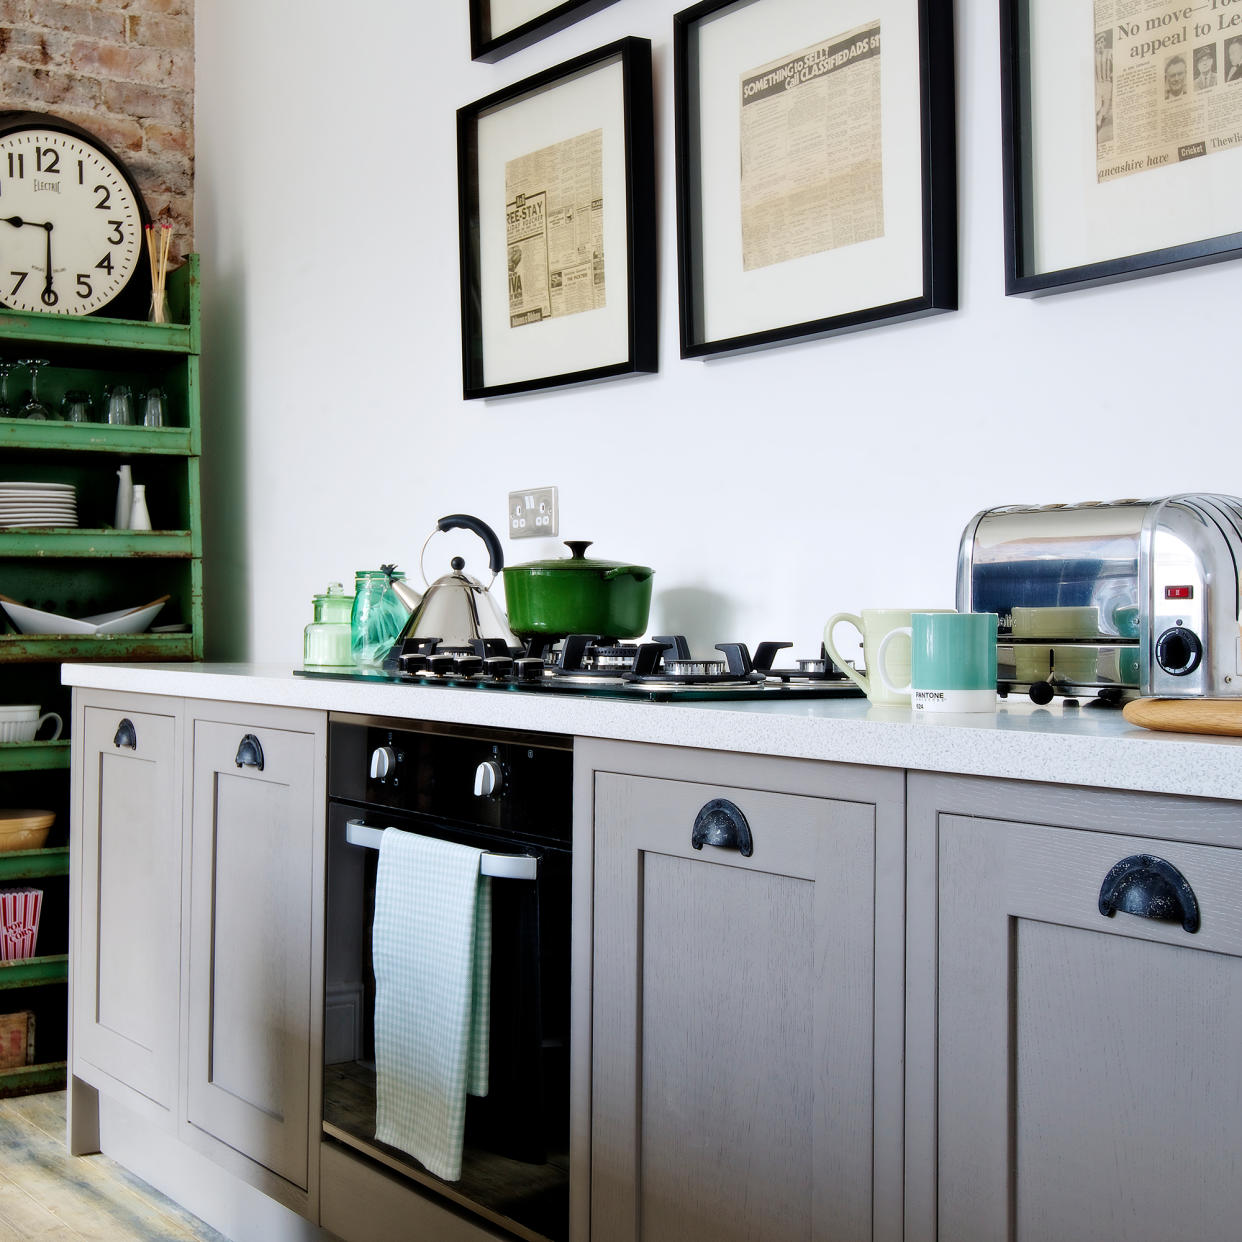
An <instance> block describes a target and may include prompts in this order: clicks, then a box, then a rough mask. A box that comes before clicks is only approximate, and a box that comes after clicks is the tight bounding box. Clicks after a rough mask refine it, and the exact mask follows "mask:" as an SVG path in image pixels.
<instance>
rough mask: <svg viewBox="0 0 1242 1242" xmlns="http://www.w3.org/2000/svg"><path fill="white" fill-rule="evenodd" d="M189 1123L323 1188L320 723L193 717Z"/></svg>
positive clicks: (229, 710)
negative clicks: (320, 1147) (320, 1154)
mask: <svg viewBox="0 0 1242 1242" xmlns="http://www.w3.org/2000/svg"><path fill="white" fill-rule="evenodd" d="M187 727H188V730H189V732H190V735H191V747H192V769H191V773H190V780H191V786H190V792H189V798H188V806H189V832H190V843H191V844H190V849H191V860H190V915H189V939H188V988H187V992H188V996H187V1007H188V1012H187V1049H186V1052H187V1057H188V1101H187V1120H188V1122H189V1124H190V1125H191V1126H192V1127H195V1128H196V1129H197V1130H199V1131H201V1132H202V1133H204V1134H206V1135H210V1136H211V1137H212V1138H213V1139H215V1140H218V1141H219V1142H220V1143H221V1144H223V1145H224V1146H225V1147H226V1148H228V1149H231V1150H232V1151H235V1152H238V1153H240V1154H241V1155H242V1156H243V1157H244V1158H245V1159H246V1160H248V1161H251V1162H253V1163H254V1165H256V1166H258V1169H259V1170H269V1171H270V1172H271V1173H272V1174H275V1175H276V1176H275V1177H274V1178H268V1177H265V1176H262V1175H260V1176H259V1177H258V1179H257V1180H256V1182H255V1184H257V1185H259V1187H260V1189H264V1190H265V1191H267V1193H269V1194H272V1195H273V1196H274V1197H276V1198H278V1199H281V1200H282V1201H286V1202H290V1203H294V1204H295V1203H297V1202H298V1201H299V1199H300V1195H298V1194H294V1195H292V1196H290V1195H288V1194H287V1193H286V1184H287V1186H288V1187H293V1188H296V1191H300V1192H309V1191H310V1190H311V1189H312V1186H313V1185H315V1184H317V1167H318V1160H317V1158H316V1159H315V1160H314V1161H312V1159H311V1156H312V1153H314V1154H315V1155H316V1157H317V1154H318V1130H319V1120H320V1119H319V1100H320V1091H321V1088H320V1074H319V1067H320V1062H321V1057H322V1044H321V1040H322V1025H323V980H322V962H323V930H322V924H323V919H322V910H323V857H324V815H325V809H324V808H325V792H324V791H325V766H326V764H325V759H326V732H325V728H324V720H323V716H322V714H321V713H316V712H302V713H299V712H296V711H290V710H289V709H278V710H276V709H263V708H248V707H241V706H238V705H229V704H216V705H211V704H200V703H196V704H193V706H192V708H191V715H190V721H189V724H188V726H187Z"/></svg>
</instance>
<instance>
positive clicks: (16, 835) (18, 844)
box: [0, 810, 56, 852]
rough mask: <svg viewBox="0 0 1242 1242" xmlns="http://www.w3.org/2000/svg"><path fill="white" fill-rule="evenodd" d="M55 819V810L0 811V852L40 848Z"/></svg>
mask: <svg viewBox="0 0 1242 1242" xmlns="http://www.w3.org/2000/svg"><path fill="white" fill-rule="evenodd" d="M55 820H56V812H55V811H30V810H16V811H0V852H4V851H7V850H41V849H42V848H43V846H44V843H45V842H46V841H47V834H48V833H49V832H50V831H51V830H52V824H53V823H54V822H55Z"/></svg>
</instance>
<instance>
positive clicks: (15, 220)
mask: <svg viewBox="0 0 1242 1242" xmlns="http://www.w3.org/2000/svg"><path fill="white" fill-rule="evenodd" d="M0 220H3V221H4V223H5V224H11V225H12V226H13V227H14V228H15V229H20V228H21V227H22V225H23V224H29V225H31V226H32V227H34V228H36V229H50V228H51V227H52V226H51V225H50V224H40V223H39V222H38V221H37V220H23V219H22V218H21V216H0Z"/></svg>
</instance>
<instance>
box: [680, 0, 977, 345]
mask: <svg viewBox="0 0 1242 1242" xmlns="http://www.w3.org/2000/svg"><path fill="white" fill-rule="evenodd" d="M784 4H785V0H702V3H699V4H695V5H694V6H692V7H691V8H688V9H685V10H683V11H682V12H680V13H677V14H676V15H675V16H674V19H673V61H674V91H675V99H674V111H675V126H676V170H677V258H678V278H679V305H680V317H681V356H682V357H683V358H703V359H706V358H712V357H719V356H724V355H728V354H734V353H741V352H746V351H750V350H756V349H767V348H770V347H772V346H777V345H783V344H786V343H788V342H792V341H797V340H810V339H814V338H818V337H826V336H833V335H836V334H839V333H845V332H852V331H857V330H859V329H863V328H869V327H873V326H877V325H879V324H883V323H896V322H901V321H904V320H910V319H917V318H922V317H924V316H928V315H935V314H940V313H943V312H945V311H951V310H956V309H957V303H958V272H957V261H958V260H957V141H956V130H955V125H956V120H955V90H954V70H953V64H954V55H953V8H952V0H880V2H879V3H877V5H876V8H877V9H878V10H879V11H880V19H879V21H878V22H877V23H875V24H874V25H879V26H880V28H881V29H887V27H885V26H883V22H884V21H888V22H893V21H901V20H902V18H903V16H905V15H906V14H908V18H907V25H908V27H909V28H908V29H906V30H905V32H904V36H903V37H902V38H899V39H897V40H896V43H897V45H898V46H901V45H904V47H905V49H906V51H905V57H906V60H905V62H903V63H900V64H897V65H895V66H894V70H895V72H892V73H891V76H893V77H894V78H896V77H897V75H898V74H899V73H900V72H901V70H902V69H907V68H908V69H909V70H910V71H911V72H913V71H914V70H917V77H918V80H917V84H915V85H914V86H908V87H907V88H906V89H907V90H909V91H910V92H911V102H910V103H909V104H908V106H907V108H906V111H905V113H904V114H903V115H908V114H911V113H913V109H914V106H915V104H914V102H913V96H914V95H915V94H916V95H917V122H914V121H910V122H909V123H908V124H907V125H906V127H905V128H906V130H907V131H908V132H905V133H900V132H895V133H893V134H892V136H891V137H890V135H889V133H888V132H887V131H886V132H885V133H884V142H885V143H892V144H893V152H892V158H894V159H896V160H898V161H901V164H900V166H901V167H902V168H903V170H904V173H903V175H904V177H905V179H906V183H912V182H913V179H914V176H915V173H916V172H917V182H918V184H917V189H915V188H912V185H910V184H908V187H907V188H908V192H907V193H905V194H904V195H903V196H902V198H901V201H900V202H899V203H898V204H897V206H896V209H895V210H896V213H897V214H898V215H900V216H901V217H902V218H903V220H904V224H903V228H904V232H905V240H904V241H903V243H902V247H901V248H902V249H903V250H904V251H905V252H907V253H906V255H905V257H904V258H903V259H901V260H898V261H896V262H893V263H891V264H890V266H891V267H892V271H891V272H889V271H888V270H884V271H883V272H882V273H881V271H880V268H879V267H878V266H877V267H876V268H875V269H873V272H872V275H878V276H879V279H878V280H873V279H870V278H869V275H868V273H867V272H866V271H862V272H851V274H850V275H849V277H848V278H844V277H843V278H841V279H836V280H834V279H832V275H831V274H832V272H833V269H834V265H837V264H839V263H841V262H842V260H841V259H840V256H841V255H842V254H843V253H844V251H853V250H856V247H852V246H848V245H846V246H843V248H841V249H837V250H835V251H833V252H832V253H831V254H830V255H829V256H828V257H825V252H822V251H821V252H817V253H813V254H808V255H806V256H803V257H795V258H793V259H791V260H788V261H784V262H780V263H778V264H776V265H775V268H779V269H781V270H780V271H779V272H777V271H776V270H775V269H773V270H772V271H771V272H770V273H769V275H768V276H765V277H763V282H764V287H765V288H766V289H768V290H769V292H768V293H765V295H764V296H765V299H768V300H769V301H770V307H769V308H763V307H761V308H760V310H759V311H758V312H757V313H756V314H755V315H751V314H749V313H747V314H746V315H744V316H731V315H730V314H729V313H728V307H729V304H730V301H731V300H732V301H733V302H735V303H736V305H737V306H739V307H740V306H750V305H751V303H750V302H747V301H746V300H745V299H746V294H745V289H746V287H747V285H748V283H750V282H751V273H749V272H745V271H744V263H743V252H742V242H741V233H742V230H741V224H740V221H735V220H734V219H728V220H725V219H724V217H723V214H722V215H721V216H720V217H719V220H720V224H721V226H727V228H726V227H709V222H708V221H707V220H706V219H705V215H704V213H705V211H711V212H720V213H723V212H724V210H725V208H723V207H721V206H720V205H719V204H720V203H721V202H722V201H723V199H722V196H721V195H719V194H712V193H709V192H708V191H707V190H706V189H705V184H704V182H705V179H709V178H712V177H715V176H717V174H714V173H712V172H711V171H710V170H706V169H705V159H704V156H705V152H706V153H707V157H708V160H709V161H710V162H712V163H718V164H719V167H720V168H721V170H722V172H721V173H720V174H719V176H718V177H717V180H719V179H720V178H726V179H727V178H728V177H729V176H733V177H734V178H735V179H736V177H737V173H736V169H737V167H738V166H739V165H740V163H741V160H740V152H739V145H740V137H738V136H737V135H731V136H730V141H728V142H726V143H723V144H722V143H720V142H718V141H709V142H708V143H707V145H706V147H705V146H704V141H703V127H704V123H705V121H706V122H707V123H708V124H710V125H712V126H715V125H717V124H718V122H717V121H716V120H715V119H714V118H717V117H722V116H723V117H726V118H728V117H730V116H732V117H733V118H735V119H734V120H732V121H726V122H725V123H726V124H731V125H734V126H736V128H737V131H738V134H740V132H741V127H742V121H741V119H740V118H739V112H740V107H741V101H742V98H743V96H741V95H739V94H738V93H737V89H736V87H737V83H738V82H739V80H740V79H739V76H738V74H739V70H740V71H742V72H749V71H750V70H751V69H752V68H755V67H756V57H757V56H758V55H759V53H757V52H753V51H750V50H748V48H747V46H746V43H747V40H745V39H743V38H741V37H740V36H739V37H738V39H737V40H736V42H737V44H738V46H737V50H736V51H735V52H732V53H730V54H729V56H728V57H726V58H725V59H724V60H723V61H721V59H720V57H719V55H718V57H717V60H718V61H720V63H719V64H715V65H713V64H710V63H707V62H705V59H704V57H705V51H704V49H703V48H702V46H701V43H702V41H703V40H702V38H701V35H702V31H703V30H704V29H705V23H708V22H712V23H718V22H722V21H723V22H728V21H729V20H730V19H734V18H738V17H739V16H742V15H745V14H748V13H750V12H751V11H752V10H756V12H755V14H754V20H759V19H760V18H762V19H763V24H764V27H765V28H766V29H768V30H773V31H775V32H776V38H777V39H778V40H779V38H780V37H781V36H782V35H785V34H787V36H788V39H789V40H791V42H790V44H789V45H788V46H787V47H786V48H784V49H783V51H782V54H783V55H784V54H786V53H787V54H788V57H789V58H790V59H791V60H792V59H793V58H794V57H795V55H796V53H795V49H796V48H797V47H798V46H799V44H798V43H797V42H796V40H797V39H798V38H799V37H802V36H801V35H800V34H799V32H798V27H797V25H793V26H791V27H789V28H788V29H785V28H783V26H782V18H783V16H784V14H783V12H782V9H783V8H784ZM760 10H761V11H760ZM885 15H887V17H885ZM869 25H873V24H872V23H869ZM823 27H824V28H823V30H822V33H817V35H816V37H817V38H822V39H824V40H825V41H826V42H830V41H831V39H832V38H834V37H836V34H837V32H834V31H833V30H832V28H831V21H830V19H825V21H824V23H823ZM915 27H917V28H915ZM876 36H877V38H878V36H879V31H878V30H877V31H876ZM841 37H843V38H844V37H845V34H844V32H841ZM801 46H802V47H803V49H804V50H805V49H807V48H809V47H810V46H811V45H810V44H808V43H804V44H802V45H801ZM885 46H887V40H886V44H885ZM899 56H900V53H896V54H895V57H899ZM884 71H885V73H890V68H889V65H888V64H887V63H885V65H884ZM730 75H732V76H730ZM729 81H731V82H732V84H733V93H732V94H729V93H726V92H725V86H724V85H722V84H727V82H729ZM743 90H745V87H743ZM880 107H881V108H882V109H883V108H886V107H887V105H886V104H885V103H883V102H881V104H880ZM897 128H900V127H897ZM713 132H715V131H713ZM722 147H723V148H724V153H723V155H722V154H719V150H720V149H721V148H722ZM728 161H732V163H731V164H730V163H728ZM882 192H883V194H884V200H885V211H886V213H887V210H888V202H887V199H888V193H889V191H888V187H887V184H886V185H885V187H884V190H883V191H882ZM730 193H731V194H733V195H735V196H739V197H740V193H739V191H738V190H737V189H736V187H734V188H732V189H731V190H730ZM724 197H725V198H727V197H728V196H727V195H726V196H724ZM732 210H733V211H735V212H736V211H738V210H740V206H733V207H732ZM727 230H732V231H733V235H734V236H735V237H736V238H737V241H736V242H733V241H730V242H729V245H728V247H724V246H719V247H716V246H714V245H713V244H712V243H711V242H710V241H709V240H708V236H709V234H710V235H711V236H713V237H717V238H719V237H722V236H725V235H726V232H727ZM880 241H881V242H883V241H885V238H884V237H883V236H882V237H881V238H880ZM726 249H727V250H728V253H722V252H723V251H725V250H726ZM734 251H736V252H734ZM896 251H897V247H896V246H895V245H894V246H893V247H892V248H891V253H892V254H893V255H895V254H896ZM916 251H917V253H915V252H916ZM869 253H874V250H873V251H872V252H869ZM880 253H882V254H884V255H885V262H886V263H888V262H889V260H888V257H887V256H888V255H889V253H890V252H889V251H888V250H885V251H882V252H880ZM867 261H868V260H867V259H864V258H860V257H858V256H856V255H851V256H850V258H849V260H848V261H847V262H848V264H849V266H850V267H851V268H857V267H865V265H866V263H867ZM824 273H828V274H829V279H828V280H827V281H824V284H823V286H822V288H823V292H824V293H825V295H826V296H825V297H824V298H823V299H822V301H820V302H817V301H816V299H817V298H818V297H819V292H820V288H819V284H820V282H821V281H823V279H824V277H823V274H824ZM713 285H716V286H718V287H719V288H720V289H726V290H729V292H728V293H724V294H713V292H712V286H713ZM898 287H899V291H898V292H897V293H896V294H895V295H894V294H892V293H891V292H890V290H892V289H898ZM783 288H789V289H791V290H795V289H796V290H800V291H801V290H808V291H809V293H808V296H806V297H803V296H802V294H801V292H800V293H799V297H798V298H797V299H795V300H793V301H792V302H790V301H785V300H783V299H782V297H781V290H782V289H783ZM713 299H715V301H716V302H717V303H719V305H720V306H721V307H722V308H723V309H724V310H725V313H724V314H723V315H716V314H715V313H714V311H713V307H712V303H713ZM765 315H766V316H767V318H768V319H770V322H767V321H765V319H764V316H765ZM782 315H786V316H788V318H782V317H781V316H782ZM734 319H737V320H739V321H741V320H747V322H744V323H734V322H733V320H734ZM716 320H719V322H720V324H721V326H717V325H716V323H715V322H714V321H716Z"/></svg>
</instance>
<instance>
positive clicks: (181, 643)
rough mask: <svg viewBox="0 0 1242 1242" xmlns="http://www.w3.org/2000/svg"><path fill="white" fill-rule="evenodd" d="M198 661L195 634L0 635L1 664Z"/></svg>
mask: <svg viewBox="0 0 1242 1242" xmlns="http://www.w3.org/2000/svg"><path fill="white" fill-rule="evenodd" d="M195 658H196V656H195V652H194V636H193V635H192V634H0V664H5V663H8V662H9V661H12V662H14V663H25V664H34V663H44V662H46V661H56V662H57V663H63V662H64V661H66V660H67V661H70V662H71V663H81V662H83V661H96V660H104V661H107V662H108V663H116V662H121V661H123V662H129V661H133V660H142V661H147V662H150V661H155V660H174V661H175V660H193V659H195Z"/></svg>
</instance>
